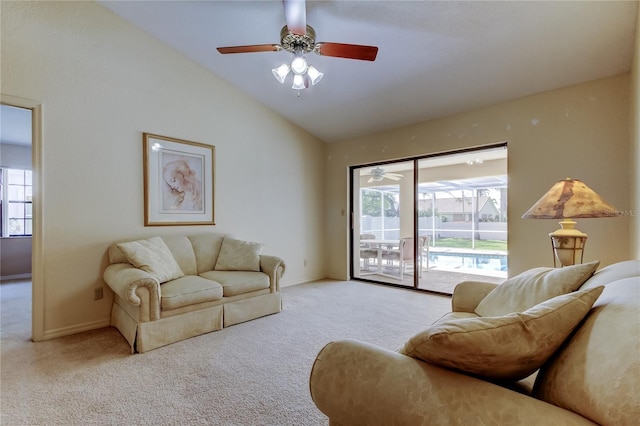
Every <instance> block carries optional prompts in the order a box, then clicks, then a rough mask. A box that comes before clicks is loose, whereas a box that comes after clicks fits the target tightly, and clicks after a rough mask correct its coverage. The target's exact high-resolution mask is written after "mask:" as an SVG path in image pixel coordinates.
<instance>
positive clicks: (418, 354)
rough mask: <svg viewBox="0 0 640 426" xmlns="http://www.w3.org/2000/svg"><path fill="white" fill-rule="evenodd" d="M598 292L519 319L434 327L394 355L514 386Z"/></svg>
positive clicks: (545, 305) (556, 301) (558, 300)
mask: <svg viewBox="0 0 640 426" xmlns="http://www.w3.org/2000/svg"><path fill="white" fill-rule="evenodd" d="M603 288H604V287H596V288H593V289H589V290H580V291H578V292H575V293H570V294H565V295H561V296H557V297H555V298H552V299H550V300H547V301H545V302H542V303H540V304H539V305H536V306H534V307H533V308H531V309H529V310H527V311H525V312H522V313H511V314H507V315H505V316H501V317H477V318H463V319H454V320H446V319H445V320H443V321H438V322H437V323H435V324H434V325H433V326H431V327H430V328H428V329H427V330H424V331H422V332H420V333H418V334H416V335H415V336H413V337H411V339H409V341H407V343H405V345H404V346H403V347H402V349H401V350H400V353H403V354H405V355H409V356H412V357H414V358H419V359H422V360H424V361H427V362H430V363H433V364H438V365H441V366H444V367H448V368H453V369H456V370H460V371H463V372H466V373H470V374H473V375H476V376H480V377H483V378H486V379H489V380H494V381H515V380H520V379H523V378H525V377H527V376H529V375H530V374H532V373H533V372H535V371H536V370H537V369H539V368H540V366H541V365H542V364H543V363H544V362H545V361H546V360H547V359H548V358H549V357H550V356H551V355H553V353H554V352H555V351H556V350H557V349H558V347H560V345H561V344H562V342H563V341H564V340H565V339H566V338H567V337H568V336H569V335H570V334H571V332H572V331H573V329H574V328H575V327H576V326H577V325H578V324H579V323H580V321H582V319H583V318H584V316H585V315H586V314H587V313H588V312H589V309H590V308H591V305H593V303H594V302H595V301H596V299H597V298H598V296H599V295H600V293H602V290H603Z"/></svg>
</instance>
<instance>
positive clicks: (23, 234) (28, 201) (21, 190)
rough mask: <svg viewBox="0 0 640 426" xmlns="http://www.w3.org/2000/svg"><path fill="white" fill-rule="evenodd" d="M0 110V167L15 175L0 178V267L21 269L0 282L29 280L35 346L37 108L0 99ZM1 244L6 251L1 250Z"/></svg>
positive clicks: (40, 332) (39, 299) (39, 314)
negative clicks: (1, 187)
mask: <svg viewBox="0 0 640 426" xmlns="http://www.w3.org/2000/svg"><path fill="white" fill-rule="evenodd" d="M0 108H1V110H0V113H1V114H2V117H1V119H2V132H1V133H2V135H1V142H2V143H1V144H0V145H1V146H0V148H1V151H0V153H1V155H0V166H2V168H4V169H11V170H18V172H11V173H9V172H8V171H7V172H6V173H3V176H6V178H7V179H6V180H5V183H6V185H7V189H6V191H5V192H4V193H3V196H2V197H3V198H2V200H3V204H5V207H6V208H5V207H3V209H2V212H3V220H4V221H5V222H7V223H6V225H5V226H4V227H3V234H2V238H0V242H1V243H3V247H2V249H3V250H2V261H3V263H4V262H5V261H9V260H10V257H11V256H17V259H18V261H16V264H14V265H12V266H20V267H21V268H23V269H21V270H7V269H5V268H3V270H2V278H3V279H5V278H9V279H17V280H29V279H30V284H31V295H30V297H31V319H32V321H31V338H32V340H34V341H39V340H43V338H44V274H43V261H42V259H43V253H42V240H43V238H42V237H43V235H42V190H43V181H42V105H41V104H40V103H39V102H36V101H32V100H29V99H24V98H19V97H16V96H10V95H5V94H2V95H0ZM20 171H21V172H20ZM9 174H11V176H9ZM29 178H30V179H31V182H29ZM20 179H22V180H20ZM10 184H11V185H10ZM9 186H11V188H10V189H9V188H8V187H9ZM16 243H18V244H19V245H20V246H21V247H20V248H18V247H14V246H15V244H16ZM27 243H28V244H27ZM7 244H8V245H11V247H10V248H9V249H8V250H5V249H6V247H5V245H7ZM3 266H4V265H3Z"/></svg>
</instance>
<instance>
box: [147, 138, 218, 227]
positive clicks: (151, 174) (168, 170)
mask: <svg viewBox="0 0 640 426" xmlns="http://www.w3.org/2000/svg"><path fill="white" fill-rule="evenodd" d="M142 145H143V168H144V225H145V226H162V225H215V221H214V195H215V192H214V164H215V147H214V146H212V145H205V144H202V143H197V142H189V141H185V140H181V139H175V138H169V137H166V136H159V135H152V134H150V133H143V134H142Z"/></svg>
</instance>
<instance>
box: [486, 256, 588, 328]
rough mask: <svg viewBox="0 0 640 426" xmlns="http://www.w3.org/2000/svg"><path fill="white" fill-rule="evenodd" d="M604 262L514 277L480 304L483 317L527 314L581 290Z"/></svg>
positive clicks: (543, 269) (545, 269)
mask: <svg viewBox="0 0 640 426" xmlns="http://www.w3.org/2000/svg"><path fill="white" fill-rule="evenodd" d="M599 264H600V261H595V262H590V263H584V264H580V265H573V266H566V267H564V268H534V269H530V270H528V271H525V272H523V273H521V274H518V275H516V276H515V277H511V278H509V279H508V280H506V281H505V282H503V283H502V284H500V285H499V286H497V287H496V288H495V289H493V290H492V291H491V292H490V293H489V294H487V295H486V296H485V298H484V299H482V300H481V301H480V303H478V306H477V307H476V309H475V313H476V314H478V315H480V316H483V317H485V316H500V315H505V314H508V313H511V312H523V311H526V310H527V309H529V308H531V307H533V306H535V305H537V304H538V303H540V302H543V301H545V300H548V299H551V298H552V297H556V296H559V295H561V294H566V293H569V292H572V291H575V290H577V289H578V288H580V286H581V285H582V284H583V283H584V282H585V281H586V280H587V279H589V278H590V277H591V276H592V275H593V273H594V272H595V271H596V269H597V268H598V265H599Z"/></svg>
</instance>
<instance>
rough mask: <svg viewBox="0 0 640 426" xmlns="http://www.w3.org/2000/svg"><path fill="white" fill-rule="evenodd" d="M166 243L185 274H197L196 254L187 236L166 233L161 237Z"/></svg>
mask: <svg viewBox="0 0 640 426" xmlns="http://www.w3.org/2000/svg"><path fill="white" fill-rule="evenodd" d="M161 238H162V241H164V243H165V244H166V245H167V247H168V248H169V251H170V252H171V255H172V256H173V258H174V259H175V260H176V262H177V263H178V266H180V269H181V270H182V272H183V273H184V274H185V275H198V273H197V270H196V255H195V253H194V252H193V245H192V244H191V241H190V240H189V238H187V237H185V236H183V235H168V236H164V237H161Z"/></svg>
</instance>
